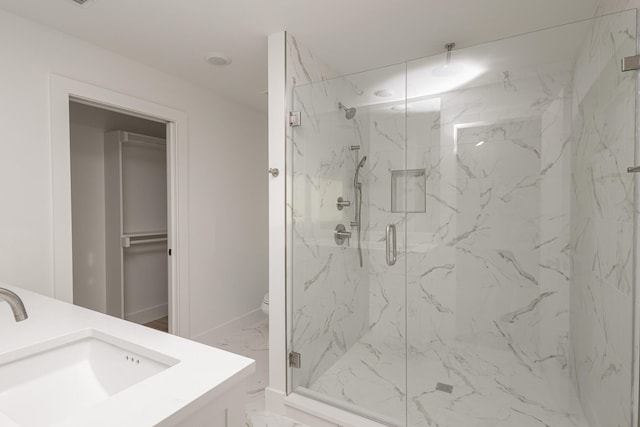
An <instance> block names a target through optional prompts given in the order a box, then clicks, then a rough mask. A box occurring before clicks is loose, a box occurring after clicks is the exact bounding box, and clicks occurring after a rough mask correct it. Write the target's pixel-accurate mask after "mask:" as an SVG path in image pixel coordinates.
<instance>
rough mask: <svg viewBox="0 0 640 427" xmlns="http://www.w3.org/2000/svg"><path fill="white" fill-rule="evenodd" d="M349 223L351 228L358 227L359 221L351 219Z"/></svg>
mask: <svg viewBox="0 0 640 427" xmlns="http://www.w3.org/2000/svg"><path fill="white" fill-rule="evenodd" d="M349 225H351V228H354V227H357V226H358V221H351V222H350V223H349Z"/></svg>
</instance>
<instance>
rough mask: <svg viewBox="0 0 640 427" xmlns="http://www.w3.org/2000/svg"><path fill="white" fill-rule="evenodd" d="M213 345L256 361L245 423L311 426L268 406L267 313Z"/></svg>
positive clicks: (260, 426)
mask: <svg viewBox="0 0 640 427" xmlns="http://www.w3.org/2000/svg"><path fill="white" fill-rule="evenodd" d="M213 345H214V347H218V348H221V349H223V350H227V351H230V352H232V353H236V354H241V355H243V356H246V357H250V358H252V359H254V360H255V361H256V372H255V374H254V375H253V376H252V377H251V378H249V381H248V383H247V406H246V413H247V416H246V427H309V426H307V425H305V424H302V423H299V422H297V421H295V420H292V419H290V418H286V417H282V416H280V415H277V414H274V413H272V412H269V411H266V410H265V401H264V398H265V396H264V389H265V387H266V386H267V385H268V382H269V348H268V346H269V325H268V319H266V317H265V318H264V319H263V320H260V321H259V322H257V323H256V324H255V325H251V326H249V327H247V328H244V329H242V330H236V331H231V332H229V335H228V336H225V337H222V338H220V339H219V340H218V341H217V342H216V343H214V344H213Z"/></svg>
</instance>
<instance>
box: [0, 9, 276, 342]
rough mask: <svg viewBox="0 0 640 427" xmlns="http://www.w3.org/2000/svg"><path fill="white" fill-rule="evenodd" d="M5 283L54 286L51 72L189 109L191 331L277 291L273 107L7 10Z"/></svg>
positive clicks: (3, 22) (0, 184)
mask: <svg viewBox="0 0 640 427" xmlns="http://www.w3.org/2000/svg"><path fill="white" fill-rule="evenodd" d="M0 57H2V58H3V59H2V63H3V65H2V67H0V81H1V82H2V84H1V85H0V117H3V120H2V126H1V127H0V141H2V144H1V145H0V206H2V209H0V259H1V260H2V262H0V282H5V283H11V284H15V285H17V286H21V287H24V288H27V289H30V290H33V291H36V292H39V293H42V294H45V295H52V294H53V277H52V272H53V259H54V256H55V254H54V253H53V249H52V247H53V244H52V234H53V229H52V192H51V188H52V182H51V146H50V136H51V123H50V105H49V90H50V88H49V75H50V74H51V73H55V74H59V75H63V76H65V77H68V78H71V79H76V80H80V81H84V82H88V83H90V84H93V85H95V86H99V87H104V88H107V89H109V90H113V91H116V92H120V93H124V94H127V95H130V96H135V97H138V98H142V99H145V100H148V101H151V102H154V103H158V104H161V105H167V106H169V107H171V108H174V109H177V110H182V111H185V112H186V113H187V115H188V120H189V129H188V135H189V141H188V149H189V212H190V214H189V231H188V232H189V237H190V243H189V253H190V260H189V278H190V296H189V305H190V310H189V311H190V335H191V336H197V335H200V334H202V333H204V332H206V331H208V330H210V329H211V328H214V327H216V326H218V325H220V324H222V323H224V322H226V321H228V320H230V319H233V318H235V317H238V316H241V315H243V314H245V313H247V312H249V311H251V310H253V309H256V308H258V307H259V304H260V302H261V297H262V295H263V294H264V292H266V289H267V215H266V212H267V207H266V206H267V192H266V188H267V186H266V184H267V181H266V179H267V174H266V169H267V161H266V159H267V155H266V153H267V142H266V141H267V136H266V114H264V113H263V112H259V111H255V110H252V109H249V108H247V107H244V106H242V105H239V104H237V103H235V102H232V101H229V100H227V99H223V98H222V97H220V96H218V95H216V94H215V93H213V92H211V91H209V90H207V89H205V88H203V87H198V86H195V85H192V84H190V83H188V82H186V81H184V80H181V79H178V78H175V77H172V76H169V75H167V74H164V73H162V72H160V71H158V70H155V69H153V68H150V67H148V66H145V65H142V64H140V63H138V62H135V61H132V60H129V59H127V58H124V57H121V56H119V55H117V54H114V53H112V52H109V51H106V50H103V49H101V48H98V47H96V46H93V45H91V44H88V43H86V42H83V41H81V40H79V39H76V38H74V37H71V36H68V35H65V34H63V33H59V32H56V31H53V30H51V29H49V28H46V27H44V26H41V25H39V24H35V23H32V22H30V21H27V20H24V19H22V18H19V17H16V16H15V15H12V14H9V13H6V12H4V11H0Z"/></svg>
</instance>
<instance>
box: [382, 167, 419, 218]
mask: <svg viewBox="0 0 640 427" xmlns="http://www.w3.org/2000/svg"><path fill="white" fill-rule="evenodd" d="M426 186H427V176H426V173H425V170H424V169H409V170H395V171H391V212H411V213H421V212H426V211H427V193H426V191H427V188H426Z"/></svg>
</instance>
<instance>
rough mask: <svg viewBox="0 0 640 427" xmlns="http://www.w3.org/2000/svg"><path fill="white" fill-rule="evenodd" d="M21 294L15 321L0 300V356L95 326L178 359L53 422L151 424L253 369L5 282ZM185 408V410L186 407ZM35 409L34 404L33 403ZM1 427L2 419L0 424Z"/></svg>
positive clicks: (202, 401)
mask: <svg viewBox="0 0 640 427" xmlns="http://www.w3.org/2000/svg"><path fill="white" fill-rule="evenodd" d="M0 287H5V288H7V289H10V290H12V291H14V292H15V293H16V294H18V295H19V296H20V298H22V301H23V302H24V305H25V308H26V310H27V313H28V315H29V318H28V319H27V320H25V321H22V322H15V321H14V319H13V314H12V312H11V309H10V307H9V305H8V304H6V303H5V302H0V355H2V354H4V353H7V352H11V351H14V350H17V349H20V348H23V347H29V346H32V345H34V344H37V343H40V342H43V341H47V340H51V339H54V338H58V337H61V336H65V335H69V334H71V333H73V332H76V331H79V330H85V329H94V330H98V331H101V332H104V333H106V334H108V335H112V336H115V337H118V338H121V339H123V340H126V341H130V342H132V343H135V344H137V345H139V346H142V347H146V348H148V349H151V350H153V351H156V352H159V353H162V354H165V355H167V356H170V357H172V358H174V359H177V360H179V361H180V362H179V363H177V364H176V365H174V366H171V367H169V368H168V369H166V370H164V371H162V372H160V373H158V374H155V375H154V376H152V377H149V378H147V379H145V380H143V381H141V382H139V383H137V384H135V385H133V386H131V387H129V388H127V389H125V390H122V391H121V392H119V393H117V394H115V395H113V396H111V397H110V398H108V399H106V400H104V401H102V402H100V403H98V404H96V405H95V406H92V407H91V408H88V409H85V410H82V411H79V412H78V413H76V414H74V415H73V416H72V417H71V418H68V419H66V420H65V421H64V422H60V423H58V424H56V426H83V427H86V426H92V427H96V426H118V427H124V426H131V427H133V426H135V427H144V426H155V425H163V424H164V423H163V421H165V422H166V421H167V420H168V419H172V420H173V421H174V422H175V420H176V418H179V417H176V416H174V414H176V413H177V412H178V411H181V410H183V409H185V408H186V411H183V412H182V413H181V414H184V413H185V412H190V411H192V410H193V411H195V410H197V409H198V408H199V407H202V406H204V405H206V404H207V403H208V402H212V401H214V400H215V399H216V398H217V397H219V396H222V395H224V394H225V392H227V391H228V390H229V389H230V388H231V387H233V386H234V385H237V384H238V383H239V382H241V381H244V380H245V379H246V378H247V377H249V376H250V375H251V374H252V373H253V372H254V371H255V362H254V361H253V360H251V359H248V358H246V357H242V356H239V355H236V354H233V353H229V352H226V351H224V350H220V349H217V348H214V347H210V346H207V345H204V344H200V343H197V342H194V341H190V340H187V339H183V338H180V337H177V336H174V335H169V334H166V333H163V332H160V331H156V330H153V329H150V328H147V327H144V326H141V325H137V324H134V323H130V322H126V321H123V320H121V319H117V318H115V317H111V316H107V315H104V314H101V313H97V312H94V311H91V310H87V309H84V308H82V307H77V306H74V305H72V304H68V303H65V302H61V301H58V300H55V299H52V298H48V297H44V296H42V295H39V294H36V293H33V292H29V291H26V290H24V289H21V288H17V287H13V286H6V285H2V284H0ZM187 406H189V408H187ZM33 410H34V411H37V410H38V409H37V405H34V407H33ZM0 426H2V422H0Z"/></svg>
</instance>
